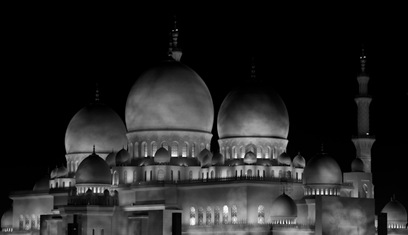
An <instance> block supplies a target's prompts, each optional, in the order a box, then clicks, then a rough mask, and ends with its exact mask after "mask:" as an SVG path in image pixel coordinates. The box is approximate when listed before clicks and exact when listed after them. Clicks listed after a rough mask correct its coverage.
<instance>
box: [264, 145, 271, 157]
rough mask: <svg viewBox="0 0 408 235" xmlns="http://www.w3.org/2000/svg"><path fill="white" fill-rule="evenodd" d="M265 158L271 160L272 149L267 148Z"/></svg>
mask: <svg viewBox="0 0 408 235" xmlns="http://www.w3.org/2000/svg"><path fill="white" fill-rule="evenodd" d="M265 158H271V147H269V146H268V147H267V148H266V153H265Z"/></svg>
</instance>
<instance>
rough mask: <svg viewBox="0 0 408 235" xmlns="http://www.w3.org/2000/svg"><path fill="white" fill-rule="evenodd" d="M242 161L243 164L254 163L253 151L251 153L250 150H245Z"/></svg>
mask: <svg viewBox="0 0 408 235" xmlns="http://www.w3.org/2000/svg"><path fill="white" fill-rule="evenodd" d="M244 163H245V164H254V163H256V156H255V153H253V152H251V151H249V152H247V153H246V154H245V157H244Z"/></svg>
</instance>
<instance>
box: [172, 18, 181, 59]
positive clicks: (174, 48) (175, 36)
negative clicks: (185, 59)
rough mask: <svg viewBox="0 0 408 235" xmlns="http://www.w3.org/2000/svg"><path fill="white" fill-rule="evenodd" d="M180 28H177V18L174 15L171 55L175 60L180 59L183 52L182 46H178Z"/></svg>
mask: <svg viewBox="0 0 408 235" xmlns="http://www.w3.org/2000/svg"><path fill="white" fill-rule="evenodd" d="M178 36H179V32H178V28H177V20H176V17H174V26H173V29H172V30H171V32H170V42H169V56H171V57H172V58H173V59H174V60H175V61H180V59H181V56H182V55H183V52H182V51H181V48H179V47H178Z"/></svg>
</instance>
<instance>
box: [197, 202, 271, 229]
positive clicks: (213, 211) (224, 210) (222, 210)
mask: <svg viewBox="0 0 408 235" xmlns="http://www.w3.org/2000/svg"><path fill="white" fill-rule="evenodd" d="M257 209H258V224H264V223H265V207H264V206H263V205H259V206H258V208H257ZM213 224H214V225H218V224H238V207H237V206H236V205H232V206H231V207H228V205H224V206H222V207H219V206H216V207H214V208H212V207H210V206H207V207H206V208H205V209H204V207H194V206H192V207H190V225H191V226H195V225H213Z"/></svg>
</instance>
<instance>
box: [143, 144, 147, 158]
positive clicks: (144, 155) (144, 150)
mask: <svg viewBox="0 0 408 235" xmlns="http://www.w3.org/2000/svg"><path fill="white" fill-rule="evenodd" d="M142 157H147V143H146V142H143V143H142Z"/></svg>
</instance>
